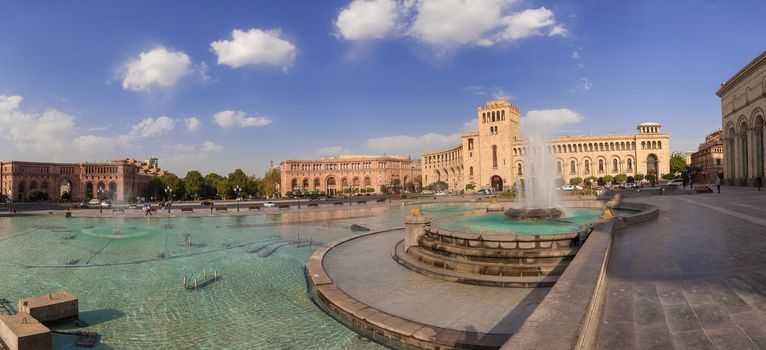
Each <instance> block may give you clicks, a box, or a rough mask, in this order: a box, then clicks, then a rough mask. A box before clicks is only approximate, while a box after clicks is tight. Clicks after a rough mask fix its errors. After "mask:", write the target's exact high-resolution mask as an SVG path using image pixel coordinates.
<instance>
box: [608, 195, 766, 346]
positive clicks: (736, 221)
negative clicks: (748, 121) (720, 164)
mask: <svg viewBox="0 0 766 350" xmlns="http://www.w3.org/2000/svg"><path fill="white" fill-rule="evenodd" d="M631 200H632V201H642V202H646V203H651V204H654V205H656V206H658V207H659V209H660V216H659V218H658V219H657V220H652V221H649V222H647V223H644V224H641V225H637V226H633V227H630V228H627V229H624V230H621V231H618V232H616V234H615V241H614V246H613V251H612V256H611V260H610V262H609V266H608V269H607V293H606V300H605V305H604V308H603V314H602V319H601V323H600V327H599V328H600V329H599V334H598V343H597V347H598V348H599V349H671V348H676V349H759V348H760V349H766V240H765V239H764V238H766V191H764V192H758V191H756V190H755V189H752V188H741V187H724V188H723V189H722V193H721V194H700V195H693V196H653V197H647V198H641V199H631Z"/></svg>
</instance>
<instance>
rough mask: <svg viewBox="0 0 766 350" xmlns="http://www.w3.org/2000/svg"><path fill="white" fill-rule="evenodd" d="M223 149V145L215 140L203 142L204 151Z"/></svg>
mask: <svg viewBox="0 0 766 350" xmlns="http://www.w3.org/2000/svg"><path fill="white" fill-rule="evenodd" d="M221 151H223V146H221V145H219V144H217V143H215V142H213V141H205V142H203V143H202V152H221Z"/></svg>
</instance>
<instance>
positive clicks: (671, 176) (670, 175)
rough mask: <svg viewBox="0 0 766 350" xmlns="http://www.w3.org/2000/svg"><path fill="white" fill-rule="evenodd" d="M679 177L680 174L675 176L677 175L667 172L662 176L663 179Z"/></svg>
mask: <svg viewBox="0 0 766 350" xmlns="http://www.w3.org/2000/svg"><path fill="white" fill-rule="evenodd" d="M677 177H678V176H675V175H673V174H665V175H662V178H663V179H665V180H673V179H675V178H677Z"/></svg>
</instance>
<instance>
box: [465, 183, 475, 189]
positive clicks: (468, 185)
mask: <svg viewBox="0 0 766 350" xmlns="http://www.w3.org/2000/svg"><path fill="white" fill-rule="evenodd" d="M474 189H476V185H474V184H472V183H471V184H466V185H465V190H466V191H473V190H474Z"/></svg>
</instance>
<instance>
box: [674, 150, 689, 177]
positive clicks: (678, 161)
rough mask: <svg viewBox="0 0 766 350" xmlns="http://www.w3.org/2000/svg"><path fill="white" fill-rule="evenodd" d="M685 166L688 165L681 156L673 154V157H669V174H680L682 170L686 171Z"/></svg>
mask: <svg viewBox="0 0 766 350" xmlns="http://www.w3.org/2000/svg"><path fill="white" fill-rule="evenodd" d="M687 166H688V164H686V157H684V156H683V155H682V154H680V153H673V155H672V156H671V157H670V173H671V174H677V173H680V172H682V171H684V169H686V167H687Z"/></svg>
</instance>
